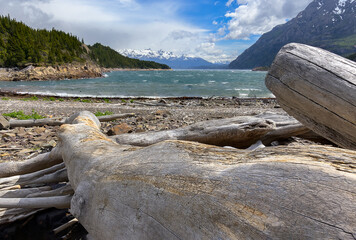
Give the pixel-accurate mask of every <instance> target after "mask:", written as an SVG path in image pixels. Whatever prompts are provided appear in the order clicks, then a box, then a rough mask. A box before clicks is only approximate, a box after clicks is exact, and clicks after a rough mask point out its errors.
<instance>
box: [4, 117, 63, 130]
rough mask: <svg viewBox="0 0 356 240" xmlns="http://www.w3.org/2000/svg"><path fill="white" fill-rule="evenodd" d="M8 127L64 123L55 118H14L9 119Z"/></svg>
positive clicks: (58, 124)
mask: <svg viewBox="0 0 356 240" xmlns="http://www.w3.org/2000/svg"><path fill="white" fill-rule="evenodd" d="M9 123H10V128H16V127H40V126H45V125H47V126H60V125H62V124H64V120H57V119H52V118H44V119H27V120H16V119H10V121H9Z"/></svg>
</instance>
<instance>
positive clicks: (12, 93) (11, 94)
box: [0, 88, 277, 102]
mask: <svg viewBox="0 0 356 240" xmlns="http://www.w3.org/2000/svg"><path fill="white" fill-rule="evenodd" d="M0 97H18V98H28V97H38V98H56V99H68V100H71V99H78V98H81V99H96V100H106V99H109V100H122V99H124V100H131V99H133V100H157V99H167V100H214V99H215V100H236V101H241V102H250V101H264V102H276V101H277V100H276V98H275V97H243V98H241V97H222V96H211V97H194V96H193V97H189V96H179V97H174V96H172V97H169V96H168V97H165V96H150V97H147V96H123V97H114V96H108V97H100V96H58V95H55V94H53V95H51V94H37V93H34V94H32V93H21V92H16V91H6V90H5V91H4V90H1V88H0Z"/></svg>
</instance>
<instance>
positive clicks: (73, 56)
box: [0, 15, 169, 69]
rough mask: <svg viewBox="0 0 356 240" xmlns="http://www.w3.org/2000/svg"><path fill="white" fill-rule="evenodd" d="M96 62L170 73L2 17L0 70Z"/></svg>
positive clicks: (158, 67) (161, 66)
mask: <svg viewBox="0 0 356 240" xmlns="http://www.w3.org/2000/svg"><path fill="white" fill-rule="evenodd" d="M87 61H89V62H94V63H97V64H98V65H100V66H101V67H106V68H138V69H151V68H152V69H169V67H168V66H167V65H164V64H159V63H156V62H151V61H140V60H137V59H131V58H128V57H125V56H123V55H121V54H119V53H118V52H116V51H115V50H113V49H111V48H110V47H106V46H103V45H101V44H100V43H96V44H94V45H93V46H89V50H88V47H87V46H86V45H85V44H84V41H83V40H82V41H80V40H79V39H78V37H76V36H73V35H71V34H68V33H65V32H63V31H58V30H55V29H54V28H53V29H52V30H51V31H48V30H44V29H42V30H37V29H32V28H30V27H28V26H26V25H25V24H24V23H22V22H17V21H16V20H15V19H11V18H10V16H1V15H0V67H19V68H23V67H26V66H29V65H34V66H54V65H61V64H67V63H72V62H82V63H83V62H87Z"/></svg>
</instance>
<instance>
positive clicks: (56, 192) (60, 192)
mask: <svg viewBox="0 0 356 240" xmlns="http://www.w3.org/2000/svg"><path fill="white" fill-rule="evenodd" d="M73 194H74V191H73V188H72V187H71V185H70V184H68V183H67V184H66V185H64V186H63V187H60V188H57V189H53V190H50V191H40V192H37V193H31V194H29V195H27V197H29V198H36V197H55V196H64V195H73Z"/></svg>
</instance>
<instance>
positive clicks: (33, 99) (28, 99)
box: [20, 96, 38, 101]
mask: <svg viewBox="0 0 356 240" xmlns="http://www.w3.org/2000/svg"><path fill="white" fill-rule="evenodd" d="M20 100H21V101H37V100H38V97H37V96H32V97H28V98H22V99H20Z"/></svg>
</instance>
